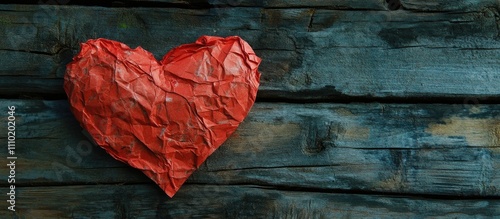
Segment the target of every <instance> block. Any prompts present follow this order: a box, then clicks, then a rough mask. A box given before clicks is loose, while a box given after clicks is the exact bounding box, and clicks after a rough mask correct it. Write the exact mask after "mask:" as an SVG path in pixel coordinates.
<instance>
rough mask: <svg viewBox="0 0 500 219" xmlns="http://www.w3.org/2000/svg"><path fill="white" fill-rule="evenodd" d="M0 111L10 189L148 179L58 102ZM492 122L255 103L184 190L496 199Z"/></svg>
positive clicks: (488, 110) (439, 110)
mask: <svg viewBox="0 0 500 219" xmlns="http://www.w3.org/2000/svg"><path fill="white" fill-rule="evenodd" d="M8 105H14V106H16V107H17V110H16V116H17V117H16V118H17V119H16V124H17V129H16V135H17V140H16V144H17V148H16V153H17V155H18V161H17V163H18V165H17V168H18V172H19V173H18V174H17V175H16V177H17V179H18V183H19V184H21V185H65V184H101V183H144V182H149V180H148V179H147V178H146V177H145V176H143V175H142V174H141V173H140V172H139V171H137V170H135V169H132V168H130V167H127V166H126V165H124V164H122V163H120V162H118V161H115V160H114V159H112V158H111V156H108V155H107V154H106V153H105V152H104V150H102V149H100V148H99V147H97V146H94V145H93V144H92V143H90V141H89V140H88V139H87V138H86V137H85V135H84V134H83V132H82V129H81V128H80V126H79V125H78V124H77V122H76V121H75V120H74V118H73V116H72V114H71V113H70V111H69V109H68V106H67V102H66V101H43V100H2V101H0V109H6V108H7V106H8ZM499 119H500V106H499V105H440V104H410V105H397V104H308V105H301V104H279V103H257V104H256V105H255V106H254V108H253V109H252V111H251V113H250V115H249V116H248V118H246V120H245V122H244V123H243V124H242V125H241V126H240V127H239V128H238V130H237V132H235V133H234V134H233V135H232V136H231V138H229V139H228V141H227V142H226V143H224V145H222V146H221V148H219V149H218V150H217V151H216V152H215V153H214V154H213V155H212V156H211V157H209V158H208V159H207V161H206V162H205V163H204V164H203V165H202V167H201V168H200V169H199V170H198V171H197V172H196V173H195V174H194V175H193V176H192V177H191V178H190V179H189V181H188V183H204V184H228V185H233V184H252V185H259V186H289V187H296V188H303V189H325V190H346V191H350V190H356V191H365V192H390V193H398V194H399V193H404V194H421V195H432V194H434V195H450V196H457V195H460V196H492V197H493V196H495V197H497V196H500V189H499V188H500V132H499V130H500V123H499V122H498V121H499ZM2 121H4V122H6V117H4V118H3V119H2ZM5 129H6V127H4V126H2V127H1V129H0V138H4V139H5V138H6V134H7V131H6V130H5ZM0 156H4V157H5V156H7V154H6V151H1V154H0ZM7 174H8V173H6V172H1V173H0V178H6V177H7ZM0 184H6V182H5V181H4V182H0Z"/></svg>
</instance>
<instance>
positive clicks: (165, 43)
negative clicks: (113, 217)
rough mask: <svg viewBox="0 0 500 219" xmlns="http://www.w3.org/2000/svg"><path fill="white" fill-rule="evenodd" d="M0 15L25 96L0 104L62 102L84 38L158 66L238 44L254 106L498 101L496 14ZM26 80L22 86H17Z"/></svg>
mask: <svg viewBox="0 0 500 219" xmlns="http://www.w3.org/2000/svg"><path fill="white" fill-rule="evenodd" d="M408 4H410V3H408ZM439 4H440V3H439ZM464 7H465V6H464ZM0 10H1V11H2V14H0V23H2V25H0V37H2V38H4V39H6V40H2V41H0V53H1V56H0V78H2V79H3V78H6V80H10V81H12V80H15V77H19V78H18V79H19V80H18V82H19V83H20V84H22V85H24V86H26V87H24V86H19V85H18V84H17V83H15V81H14V83H9V84H5V86H2V89H1V90H0V92H1V93H0V95H12V93H15V92H13V91H20V92H21V93H37V94H44V93H45V94H53V93H54V92H57V93H58V94H63V90H62V80H59V81H54V80H55V79H61V78H62V77H63V75H64V71H65V65H66V64H67V63H68V62H69V61H70V60H71V57H72V56H73V55H74V54H75V53H76V52H77V51H78V48H79V43H81V42H84V41H86V40H87V39H90V38H97V37H105V38H110V39H114V40H119V41H122V42H124V43H127V44H128V45H130V46H131V47H136V46H139V45H141V46H142V47H144V48H145V49H147V50H149V51H151V52H152V53H153V54H155V56H156V57H158V58H160V57H161V56H162V55H163V54H165V53H166V52H167V51H168V50H169V49H171V48H173V47H174V46H176V45H180V44H183V43H189V42H193V41H194V40H195V39H196V38H198V37H199V36H200V35H203V34H207V35H220V36H228V35H240V36H241V37H243V38H244V39H246V40H247V41H248V42H249V43H250V44H251V45H252V46H253V47H254V48H255V50H256V52H257V54H258V55H259V56H261V57H262V58H263V63H262V65H261V68H260V70H261V72H262V86H261V89H260V93H259V97H262V98H271V99H272V98H285V99H328V100H339V99H344V100H348V99H349V98H355V97H363V98H373V97H376V98H422V97H423V98H468V97H478V98H490V99H489V100H490V101H491V100H494V98H496V97H498V96H499V95H500V87H499V86H497V85H498V84H500V77H499V76H498V74H497V73H498V69H499V68H500V59H498V57H500V40H499V38H498V36H499V24H498V21H497V20H498V9H497V8H492V7H484V8H480V9H478V10H473V11H471V12H456V13H447V12H432V13H426V12H418V13H416V12H409V11H405V10H398V11H365V10H329V9H314V8H300V7H299V8H291V9H281V8H258V7H235V8H232V7H229V8H226V7H219V8H209V9H197V10H193V9H179V8H175V9H174V8H102V7H82V6H57V7H54V6H28V5H0ZM96 17H99V19H98V20H95V19H94V18H96ZM82 20H85V21H89V22H87V23H85V24H81V23H79V22H80V21H82ZM464 60H466V61H464ZM27 76H29V77H30V78H31V80H29V81H24V78H23V77H27ZM0 81H1V80H0ZM45 81H47V83H45Z"/></svg>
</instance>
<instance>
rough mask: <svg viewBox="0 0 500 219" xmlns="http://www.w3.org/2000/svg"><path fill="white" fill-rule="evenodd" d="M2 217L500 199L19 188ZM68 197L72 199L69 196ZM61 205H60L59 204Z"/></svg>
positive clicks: (406, 214)
mask: <svg viewBox="0 0 500 219" xmlns="http://www.w3.org/2000/svg"><path fill="white" fill-rule="evenodd" d="M18 192H19V195H18V198H17V199H16V201H17V202H16V203H17V205H16V212H15V214H11V213H10V212H7V211H1V212H0V216H1V217H2V218H8V217H12V218H275V217H279V218H344V217H348V218H351V217H352V218H366V217H370V218H414V217H418V218H469V217H470V218H485V217H486V218H489V217H494V216H497V215H499V214H500V201H499V200H493V199H491V200H467V199H464V200H441V199H425V198H412V197H405V196H401V197H396V196H383V195H356V194H331V193H320V192H299V191H286V190H285V191H282V190H275V189H273V188H262V187H253V186H245V185H240V186H207V185H188V186H186V187H185V189H183V190H181V191H180V192H179V193H177V195H176V196H174V197H173V198H172V199H169V198H168V197H167V196H166V195H165V194H163V193H162V191H161V190H160V189H158V188H156V187H155V186H154V185H98V186H61V187H27V188H25V187H23V188H18ZM69 194H71V195H69ZM63 200H64V204H61V201H63Z"/></svg>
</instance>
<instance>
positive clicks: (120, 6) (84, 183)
mask: <svg viewBox="0 0 500 219" xmlns="http://www.w3.org/2000/svg"><path fill="white" fill-rule="evenodd" d="M392 2H396V3H393V5H390V4H388V3H387V2H386V1H380V0H367V1H360V0H354V1H347V0H321V1H317V0H305V1H296V0H287V1H277V0H267V1H251V0H183V1H180V0H136V1H128V0H123V1H121V2H117V1H102V2H98V1H77V0H72V1H68V0H52V1H31V2H29V3H30V4H16V2H15V1H6V2H4V3H0V24H1V25H0V109H5V108H6V107H7V106H9V105H15V106H16V107H17V109H18V110H16V117H17V121H16V122H17V132H16V134H17V138H18V140H17V145H18V147H17V149H16V152H17V153H18V157H19V159H18V164H17V166H16V168H17V169H16V170H17V171H18V172H17V174H16V182H17V183H16V188H18V190H17V193H18V199H17V200H16V201H17V205H16V209H17V211H16V212H15V213H11V212H8V211H4V210H2V211H0V217H1V218H179V217H180V218H192V217H194V218H207V217H209V218H221V217H223V218H241V217H243V218H274V217H278V218H323V217H326V218H337V217H354V218H358V217H379V218H381V217H383V218H408V217H416V218H420V217H422V218H426V217H427V218H450V217H452V218H477V217H486V218H487V217H492V218H493V217H495V216H500V101H498V97H499V96H500V86H499V85H500V83H499V82H500V13H499V11H500V1H498V0H458V1H443V0H429V1H423V0H401V1H399V2H398V1H392ZM40 3H42V4H40ZM394 4H396V5H394ZM396 6H397V7H396ZM203 34H208V35H221V36H228V35H239V36H241V37H243V38H244V39H245V40H247V41H248V42H249V43H250V44H251V45H252V47H254V49H255V50H256V53H257V55H259V56H261V57H262V58H263V62H262V65H261V68H260V71H261V73H262V85H261V89H260V90H259V94H258V102H257V103H256V104H255V106H254V108H253V109H252V111H251V113H250V115H249V117H248V118H247V119H246V120H245V122H244V123H243V124H242V125H241V126H240V127H239V128H238V130H237V132H236V133H234V134H233V135H232V136H231V138H230V139H229V140H228V141H227V142H226V143H225V144H224V145H223V146H222V147H221V148H220V149H219V150H217V151H216V152H215V153H214V154H213V155H212V156H211V157H209V158H208V159H207V161H206V162H205V163H204V164H203V166H202V167H201V168H200V169H199V170H198V171H196V172H195V174H193V176H192V177H191V178H190V179H189V180H188V182H187V184H186V185H185V186H183V187H182V189H181V190H180V191H179V193H178V194H177V195H176V196H175V197H174V198H173V199H169V198H168V197H167V196H166V195H165V194H164V193H163V192H162V191H161V190H160V189H158V188H157V186H155V185H154V183H152V182H151V181H150V180H149V179H148V178H147V177H145V176H144V175H143V174H142V173H140V172H139V171H137V170H134V169H132V168H130V167H128V166H126V165H124V164H122V163H120V162H118V161H116V160H114V159H112V158H111V157H110V156H109V155H107V154H106V153H105V152H104V151H103V150H102V149H100V148H99V147H98V146H95V145H94V144H92V143H91V142H90V141H89V140H88V138H87V137H86V136H85V133H84V132H83V130H82V129H81V127H80V126H79V125H78V124H77V122H76V121H75V120H74V118H73V116H72V114H71V112H70V111H69V106H68V103H67V101H66V100H65V98H66V97H65V94H64V92H63V90H62V83H63V80H62V77H63V75H64V71H65V65H66V64H67V63H68V62H69V61H71V58H72V56H73V55H74V54H76V52H77V51H78V49H79V43H81V42H83V41H86V40H87V39H90V38H97V37H105V38H110V39H114V40H119V41H122V42H124V43H127V44H128V45H129V46H131V47H136V46H141V47H143V48H145V49H147V50H149V51H151V52H152V53H153V54H154V55H155V56H156V57H157V58H161V57H162V55H163V54H165V53H166V52H167V51H168V50H170V49H171V48H173V47H175V46H177V45H180V44H183V43H189V42H192V41H194V40H196V38H197V37H199V36H200V35H203ZM5 113H6V112H5ZM5 115H6V114H5ZM6 117H7V116H0V121H2V122H3V123H6V121H7V120H6V119H7V118H6ZM6 134H7V131H6V126H5V125H3V126H1V127H0V139H2V142H4V140H6ZM0 156H1V157H6V156H7V151H6V150H0ZM2 159H3V158H2ZM7 176H8V172H7V169H5V168H2V169H1V172H0V178H1V179H7ZM0 186H2V187H5V186H8V184H7V181H6V180H1V181H0ZM5 197H6V196H5ZM1 206H2V207H3V208H4V209H5V208H6V204H5V202H4V204H3V205H1ZM4 206H5V207H4Z"/></svg>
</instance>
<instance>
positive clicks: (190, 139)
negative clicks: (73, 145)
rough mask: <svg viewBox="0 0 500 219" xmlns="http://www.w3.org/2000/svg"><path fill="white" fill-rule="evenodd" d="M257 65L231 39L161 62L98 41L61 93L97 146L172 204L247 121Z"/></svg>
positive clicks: (86, 47)
mask: <svg viewBox="0 0 500 219" xmlns="http://www.w3.org/2000/svg"><path fill="white" fill-rule="evenodd" d="M259 64H260V58H259V57H257V56H256V55H255V53H254V51H253V50H252V48H251V47H250V46H249V45H248V44H247V43H246V42H245V41H243V40H242V39H241V38H239V37H236V36H233V37H227V38H220V37H210V36H202V37H200V38H199V39H198V40H197V41H196V42H195V43H193V44H185V45H181V46H179V47H177V48H175V49H173V50H172V51H170V52H169V53H167V54H166V55H165V56H164V57H163V59H162V60H161V61H160V62H158V61H157V60H156V59H155V58H154V56H153V55H152V54H151V53H149V52H147V51H145V50H144V49H142V48H141V47H138V48H136V49H130V48H129V47H128V46H126V45H124V44H122V43H119V42H116V41H112V40H106V39H96V40H89V41H87V42H86V43H83V44H82V48H81V51H80V53H79V54H78V55H77V56H76V57H75V58H74V59H73V62H71V63H70V64H68V66H67V72H66V75H65V77H64V80H65V83H64V89H65V91H66V93H67V95H68V98H69V102H70V104H71V110H72V111H73V114H74V115H75V117H76V119H77V120H78V121H79V122H80V124H81V125H82V126H83V127H84V128H85V129H86V130H87V131H88V132H89V133H90V135H91V136H92V138H93V139H94V140H95V142H96V143H97V144H98V145H99V146H101V147H102V148H104V149H105V150H106V151H107V152H108V153H109V154H110V155H111V156H113V157H114V158H115V159H117V160H120V161H122V162H125V163H128V164H129V165H130V166H132V167H135V168H137V169H140V170H141V171H142V172H144V173H145V174H146V175H147V176H148V177H149V178H151V179H152V180H153V181H155V182H156V183H157V184H158V185H159V186H160V187H161V188H162V189H163V190H164V191H165V192H166V193H167V195H169V196H170V197H172V196H173V195H174V194H175V193H176V192H177V190H179V188H180V187H181V185H182V184H183V183H184V182H185V181H186V179H187V178H188V177H189V176H190V175H191V174H192V173H193V171H194V170H195V169H196V168H198V167H199V166H200V165H201V164H202V163H203V162H204V161H205V160H206V159H207V157H208V156H210V154H212V152H214V151H215V150H216V149H217V148H218V147H219V146H220V145H221V144H222V143H223V142H224V141H225V140H226V139H227V138H228V137H229V136H230V135H231V134H232V133H233V132H234V131H235V130H236V128H237V127H238V125H239V124H240V123H241V122H242V121H243V119H244V118H245V117H246V116H247V114H248V112H249V111H250V108H251V107H252V105H253V103H254V101H255V97H256V94H257V89H258V87H259V78H260V74H259V72H258V71H257V68H258V65H259Z"/></svg>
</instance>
